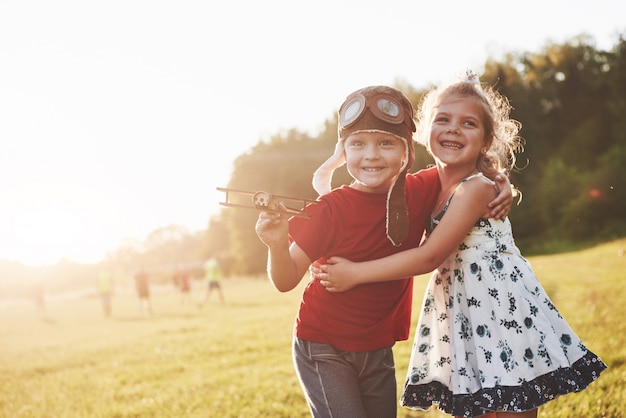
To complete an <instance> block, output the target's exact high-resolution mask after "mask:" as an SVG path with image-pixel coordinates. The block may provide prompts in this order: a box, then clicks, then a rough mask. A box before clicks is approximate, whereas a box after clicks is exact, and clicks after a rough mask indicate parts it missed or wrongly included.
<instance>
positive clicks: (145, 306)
mask: <svg viewBox="0 0 626 418" xmlns="http://www.w3.org/2000/svg"><path fill="white" fill-rule="evenodd" d="M134 279H135V289H136V290H137V297H138V298H139V313H140V314H142V315H146V316H152V303H151V302H150V283H149V276H148V273H147V272H146V271H145V270H144V269H143V268H140V269H139V270H138V271H137V272H136V273H135V275H134Z"/></svg>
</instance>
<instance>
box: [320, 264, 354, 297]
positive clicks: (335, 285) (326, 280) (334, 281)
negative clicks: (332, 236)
mask: <svg viewBox="0 0 626 418" xmlns="http://www.w3.org/2000/svg"><path fill="white" fill-rule="evenodd" d="M358 264H359V263H354V262H352V261H350V260H347V259H345V258H341V257H331V258H329V259H328V264H322V265H320V266H319V268H320V269H321V272H320V273H316V274H315V278H316V279H319V281H320V284H321V285H322V286H324V288H325V289H326V290H327V291H329V292H331V293H339V292H345V291H346V290H350V289H352V288H353V287H355V286H356V285H358V284H359V283H358V280H357V278H358V274H357V273H358V268H357V267H358Z"/></svg>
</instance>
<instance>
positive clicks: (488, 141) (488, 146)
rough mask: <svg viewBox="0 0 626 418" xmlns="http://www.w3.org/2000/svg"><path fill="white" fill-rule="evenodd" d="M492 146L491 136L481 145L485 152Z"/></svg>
mask: <svg viewBox="0 0 626 418" xmlns="http://www.w3.org/2000/svg"><path fill="white" fill-rule="evenodd" d="M492 144H493V135H489V136H488V137H487V138H485V143H484V145H483V149H484V150H485V152H486V151H489V148H491V145H492Z"/></svg>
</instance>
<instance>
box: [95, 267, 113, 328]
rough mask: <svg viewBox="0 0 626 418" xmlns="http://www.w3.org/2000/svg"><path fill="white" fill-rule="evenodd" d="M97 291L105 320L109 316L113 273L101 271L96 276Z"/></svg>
mask: <svg viewBox="0 0 626 418" xmlns="http://www.w3.org/2000/svg"><path fill="white" fill-rule="evenodd" d="M98 291H99V293H100V300H101V301H102V313H103V314H104V316H105V317H106V318H108V317H110V316H111V311H112V306H111V304H112V298H113V273H112V272H110V271H108V270H103V271H101V272H100V274H98Z"/></svg>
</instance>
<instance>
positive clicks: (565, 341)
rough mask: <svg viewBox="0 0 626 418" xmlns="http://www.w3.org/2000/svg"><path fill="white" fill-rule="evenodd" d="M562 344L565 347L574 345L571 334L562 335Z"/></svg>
mask: <svg viewBox="0 0 626 418" xmlns="http://www.w3.org/2000/svg"><path fill="white" fill-rule="evenodd" d="M561 342H562V343H563V344H565V345H572V336H571V335H569V334H563V335H561Z"/></svg>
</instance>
